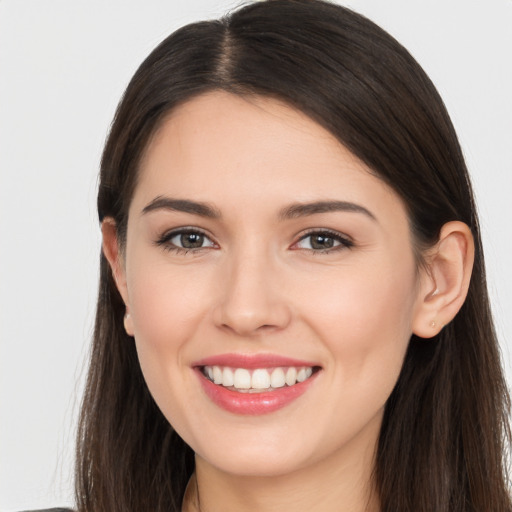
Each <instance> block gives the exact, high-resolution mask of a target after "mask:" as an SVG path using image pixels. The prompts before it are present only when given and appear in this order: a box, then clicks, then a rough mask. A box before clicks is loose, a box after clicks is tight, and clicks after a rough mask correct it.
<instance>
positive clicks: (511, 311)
mask: <svg viewBox="0 0 512 512" xmlns="http://www.w3.org/2000/svg"><path fill="white" fill-rule="evenodd" d="M341 3H343V4H344V5H348V6H349V7H353V8H354V9H355V10H357V11H359V12H361V13H363V14H366V15H367V16H368V17H370V18H371V19H373V20H374V21H376V22H377V23H378V24H380V25H381V26H383V27H384V28H385V29H387V30H388V31H389V32H391V33H392V34H393V35H394V36H395V37H396V38H397V39H398V40H399V41H401V42H402V43H403V44H404V45H405V46H406V47H407V48H408V49H409V50H410V51H411V52H412V54H413V55H414V56H415V57H416V58H417V59H418V60H419V62H420V64H421V65H422V66H423V67H424V68H425V70H426V71H427V73H428V74H429V75H430V76H431V78H432V79H433V81H434V83H435V84H436V85H437V87H438V88H439V90H440V92H441V95H442V96H443V97H444V99H445V102H446V104H447V106H448V110H449V111H450V113H451V115H452V118H453V121H454V124H455V126H456V129H457V130H458V133H459V136H460V139H461V142H462V145H463V148H464V151H465V154H466V157H467V160H468V164H469V168H470V170H471V173H472V175H473V180H474V185H475V189H476V195H477V201H478V205H479V210H480V214H481V218H482V228H483V236H484V244H485V249H486V256H487V264H488V273H489V286H490V290H491V296H492V298H493V305H494V312H495V315H496V321H497V328H498V333H499V336H500V340H501V343H502V348H503V352H504V354H503V355H504V359H505V363H506V366H507V372H508V376H509V382H512V379H511V377H512V372H511V370H510V359H511V357H510V354H511V353H512V350H511V347H512V270H511V267H512V265H511V263H510V255H511V254H512V229H511V222H512V198H511V197H510V196H511V194H512V30H511V27H512V0H489V1H485V2H483V1H482V0H431V1H429V2H426V1H420V0H413V1H411V0H386V1H382V0H352V1H350V0H347V1H345V2H341ZM236 5H237V2H236V1H227V0H166V1H163V0H161V1H158V0H149V1H148V0H144V1H143V0H139V1H134V0H110V1H108V2H106V1H104V0H0V342H1V345H0V508H1V510H2V511H3V512H8V511H11V510H23V509H27V508H42V507H47V506H56V505H66V504H68V505H71V504H72V503H73V497H72V485H73V484H72V475H73V442H74V429H75V422H76V415H77V410H78V405H79V402H80V394H81V389H82V383H83V377H84V372H85V368H84V360H85V358H86V354H87V350H88V344H89V340H90V338H91V332H92V323H93V312H94V304H95V296H96V283H97V264H98V254H99V250H100V238H99V230H98V224H97V219H96V212H95V195H96V176H97V171H98V166H99V157H100V154H101V149H102V145H103V142H104V139H105V136H106V133H107V129H108V126H109V124H110V121H111V119H112V116H113V113H114V109H115V106H116V104H117V101H118V100H119V98H120V96H121V94H122V92H123V90H124V88H125V86H126V84H127V82H128V80H129V79H130V77H131V75H132V74H133V72H134V71H135V69H136V68H137V66H138V65H139V64H140V62H141V61H142V60H143V58H144V57H145V56H146V55H147V54H148V53H149V52H150V50H151V49H152V48H153V47H154V46H155V45H156V44H157V43H158V42H159V41H160V40H162V39H163V38H164V37H165V36H166V35H168V34H169V33H170V32H171V31H173V30H174V29H176V28H177V27H179V26H181V25H183V24H185V23H188V22H191V21H196V20H199V19H204V18H211V17H218V16H219V15H221V14H223V13H224V12H225V11H226V10H228V9H230V8H232V7H234V6H236Z"/></svg>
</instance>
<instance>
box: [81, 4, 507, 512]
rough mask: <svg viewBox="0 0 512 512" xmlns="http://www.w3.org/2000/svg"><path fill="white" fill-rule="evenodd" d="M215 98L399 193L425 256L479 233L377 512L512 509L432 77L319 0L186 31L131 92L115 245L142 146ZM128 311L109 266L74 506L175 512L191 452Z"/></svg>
mask: <svg viewBox="0 0 512 512" xmlns="http://www.w3.org/2000/svg"><path fill="white" fill-rule="evenodd" d="M215 89H221V90H225V91H228V92H231V93H233V94H238V95H251V94H257V95H263V96H270V97H275V98H279V99H280V100H282V101H285V102H287V103H288V104H289V105H291V106H293V107H295V108H297V109H299V110H301V111H302V112H304V113H306V114H307V115H309V116H310V117H311V118H312V119H314V120H315V121H317V122H318V123H319V124H321V125H322V126H324V127H325V128H327V129H328V130H329V131H330V132H332V133H333V134H334V135H335V136H336V137H337V138H338V139H339V140H340V141H341V142H342V143H343V144H344V145H345V146H346V147H347V148H349V149H350V150H351V151H352V152H353V153H354V154H355V155H357V156H358V157H359V158H360V159H361V160H362V161H364V162H365V163H366V164H367V165H368V166H369V167H370V168H371V169H372V170H373V171H374V172H375V174H376V175H377V176H379V177H380V178H381V179H382V180H384V181H385V182H386V183H388V184H389V185H390V186H391V187H392V188H393V189H394V190H395V191H396V192H397V193H398V194H399V195H400V196H401V197H402V199H403V201H404V203H405V205H406V207H407V210H408V214H409V219H410V224H411V231H412V234H413V237H414V240H415V246H416V248H417V252H418V255H421V250H422V249H424V248H425V247H428V246H430V245H432V244H433V243H435V242H436V240H437V238H438V235H439V231H440V228H441V227H442V226H443V224H444V223H446V222H448V221H451V220H460V221H463V222H465V223H466V224H467V225H468V226H469V227H470V228H471V231H472V233H473V237H474V240H475V244H476V255H475V264H474V270H473V276H472V280H471V284H470V287H469V293H468V296H467V300H466V301H465V303H464V305H463V307H462V309H461V311H460V312H459V314H458V315H457V316H456V318H455V319H454V320H453V322H451V323H450V324H449V325H448V326H446V327H445V328H444V329H443V330H442V331H441V333H440V334H439V335H438V336H436V337H435V338H433V339H430V340H420V339H417V338H416V337H415V336H413V337H412V339H411V341H410V345H409V349H408V352H407V355H406V358H405V362H404V365H403V369H402V372H401V375H400V377H399V380H398V382H397V384H396V387H395V389H394V391H393V393H392V395H391V396H390V398H389V400H388V402H387V405H386V410H385V415H384V420H383V424H382V428H381V433H380V438H379V444H378V453H377V458H376V467H375V471H374V477H375V484H376V488H377V491H378V493H379V498H380V501H381V507H382V511H383V512H407V511H411V512H427V511H428V512H432V511H436V512H470V511H478V512H490V511H493V512H505V511H506V512H510V511H511V510H512V506H511V501H510V497H509V494H508V490H507V479H506V476H507V475H506V461H505V449H506V448H507V447H508V446H509V440H510V432H509V428H508V411H509V398H508V394H507V388H506V384H505V381H504V378H503V373H502V369H501V366H500V357H499V349H498V344H497V340H496V335H495V332H494V328H493V323H492V318H491V313H490V308H489V300H488V295H487V290H486V281H485V270H484V260H483V254H482V246H481V240H480V233H479V226H478V220H477V216H476V210H475V205H474V200H473V193H472V190H471V185H470V182H469V178H468V174H467V170H466V166H465V163H464V159H463V156H462V152H461V149H460V147H459V143H458V140H457V137H456V134H455V132H454V129H453V126H452V124H451V121H450V119H449V116H448V114H447V112H446V109H445V107H444V105H443V102H442V100H441V98H440V97H439V95H438V93H437V91H436V90H435V88H434V86H433V85H432V83H431V81H430V80H429V78H428V77H427V76H426V75H425V73H424V72H423V70H422V69H421V68H420V66H419V65H418V64H417V63H416V62H415V60H414V59H413V58H412V57H411V56H410V55H409V53H408V52H407V51H406V50H405V49H404V48H403V47H402V46H401V45H400V44H399V43H397V42H396V41H395V40H394V39H393V38H392V37H391V36H390V35H389V34H387V33H386V32H384V31H383V30H382V29H380V28H379V27H377V26H376V25H375V24H374V23H372V22H371V21H369V20H367V19H366V18H364V17H362V16H360V15H358V14H356V13H354V12H352V11H350V10H348V9H346V8H343V7H340V6H337V5H334V4H330V3H327V2H323V1H320V0H268V1H266V2H258V3H255V4H252V5H247V6H245V7H243V8H240V9H238V10H236V11H234V12H233V13H231V14H230V15H229V16H227V17H225V18H222V19H220V20H218V21H208V22H201V23H195V24H192V25H188V26H186V27H184V28H181V29H180V30H178V31H176V32H175V33H173V34H172V35H170V36H169V37H168V38H167V39H165V40H164V41H163V42H162V43H161V44H160V45H159V46H158V47H157V48H156V49H155V50H154V51H153V52H152V53H151V54H150V55H149V57H148V58H147V59H146V60H145V61H144V63H143V64H142V65H141V66H140V68H139V69H138V71H137V72H136V74H135V76H134V77H133V79H132V80H131V82H130V84H129V85H128V88H127V90H126V92H125V95H124V97H123V99H122V101H121V103H120V104H119V107H118V110H117V113H116V116H115V119H114V122H113V125H112V128H111V132H110V135H109V138H108V140H107V143H106V146H105V150H104V153H103V158H102V164H101V176H100V185H99V193H98V212H99V219H100V221H101V220H102V219H103V218H104V217H106V216H110V217H113V218H114V219H115V221H116V223H117V227H118V237H119V240H120V242H121V245H122V244H123V242H124V240H125V236H126V224H127V219H128V208H129V205H130V200H131V197H132V193H133V190H134V188H135V186H136V183H137V172H138V166H139V162H140V160H141V156H142V155H143V152H144V150H145V148H146V146H147V144H148V141H149V138H150V137H151V135H152V134H153V133H154V132H155V130H156V129H157V127H158V126H159V123H160V122H161V120H162V119H163V118H164V116H166V115H167V114H168V113H169V111H170V110H172V109H173V108H175V107H176V105H178V104H180V103H182V102H185V101H187V100H190V99H191V98H193V97H194V96H197V95H199V94H201V93H204V92H206V91H211V90H215ZM123 315H124V304H123V302H122V300H121V298H120V296H119V293H118V291H117V289H116V286H115V284H114V281H113V278H112V275H111V271H110V269H109V267H108V264H107V262H106V260H105V257H104V256H103V255H102V256H101V275H100V288H99V298H98V308H97V316H96V326H95V332H94V343H93V347H92V353H91V361H90V369H89V375H88V380H87V385H86V390H85V396H84V400H83V406H82V412H81V417H80V426H79V432H78V448H77V470H76V477H77V478H76V489H77V506H78V510H79V512H86V511H87V512H100V511H101V512H115V511H124V512H126V511H135V512H143V511H151V512H158V511H162V512H163V511H164V510H165V511H166V512H169V511H179V510H180V509H181V502H182V499H183V494H184V489H185V486H186V483H187V481H188V479H189V477H190V475H191V473H192V471H193V468H194V460H193V453H192V450H191V449H190V448H189V447H188V446H187V445H186V444H185V443H184V442H183V441H182V440H181V439H180V437H179V436H178V435H177V434H176V433H175V431H174V430H173V428H172V426H171V425H170V424H169V423H168V422H167V420H166V419H165V418H164V416H163V415H162V413H161V412H160V411H159V409H158V407H157V406H156V404H155V402H154V401H153V399H152V397H151V395H150V393H149V391H148V389H147V387H146V384H145V382H144V379H143V377H142V373H141V370H140V367H139V363H138V360H137V354H136V351H135V346H134V343H133V340H132V339H131V338H130V337H128V336H127V335H126V333H125V331H124V329H123Z"/></svg>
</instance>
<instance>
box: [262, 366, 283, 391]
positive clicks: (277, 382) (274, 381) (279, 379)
mask: <svg viewBox="0 0 512 512" xmlns="http://www.w3.org/2000/svg"><path fill="white" fill-rule="evenodd" d="M266 373H267V374H268V372H266ZM285 384H286V381H285V377H284V372H283V370H282V368H276V369H275V370H274V371H273V372H272V375H271V376H270V385H271V386H272V387H273V388H282V387H283V386H284V385H285Z"/></svg>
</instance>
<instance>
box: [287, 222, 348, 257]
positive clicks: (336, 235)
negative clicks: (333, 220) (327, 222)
mask: <svg viewBox="0 0 512 512" xmlns="http://www.w3.org/2000/svg"><path fill="white" fill-rule="evenodd" d="M312 235H327V236H328V237H329V238H333V239H334V240H336V241H337V242H339V245H336V246H334V247H332V248H328V249H304V248H300V247H295V248H294V246H296V245H297V244H298V243H299V242H301V241H302V240H304V239H306V238H308V237H309V236H312ZM354 245H355V244H354V241H353V240H352V238H351V237H349V236H348V235H346V234H344V233H340V232H339V231H335V230H333V229H328V228H311V229H308V230H306V231H305V232H303V233H301V234H300V235H299V236H298V238H297V240H296V241H295V242H294V243H293V244H292V246H291V249H293V250H303V251H309V252H312V253H316V254H318V253H320V254H322V253H328V252H334V251H337V250H342V249H350V248H351V247H353V246H354Z"/></svg>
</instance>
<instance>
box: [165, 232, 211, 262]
mask: <svg viewBox="0 0 512 512" xmlns="http://www.w3.org/2000/svg"><path fill="white" fill-rule="evenodd" d="M184 234H185V235H199V236H203V237H204V238H205V239H206V240H210V242H211V243H212V245H210V246H206V247H196V248H185V247H180V246H178V245H176V244H174V243H172V242H171V240H172V239H173V238H175V237H177V236H179V235H184ZM155 243H156V245H157V246H159V247H162V248H163V249H164V250H165V251H169V252H175V253H177V254H183V255H185V254H188V253H189V252H193V253H195V254H197V253H199V252H202V251H204V250H205V249H209V248H210V247H214V246H216V244H215V242H213V241H212V240H211V238H210V237H209V236H208V235H207V234H206V233H205V232H204V231H201V230H200V229H197V228H187V227H184V228H180V229H174V230H173V231H168V232H167V233H164V234H163V235H162V236H161V237H160V238H159V239H158V240H157V241H156V242H155Z"/></svg>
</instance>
